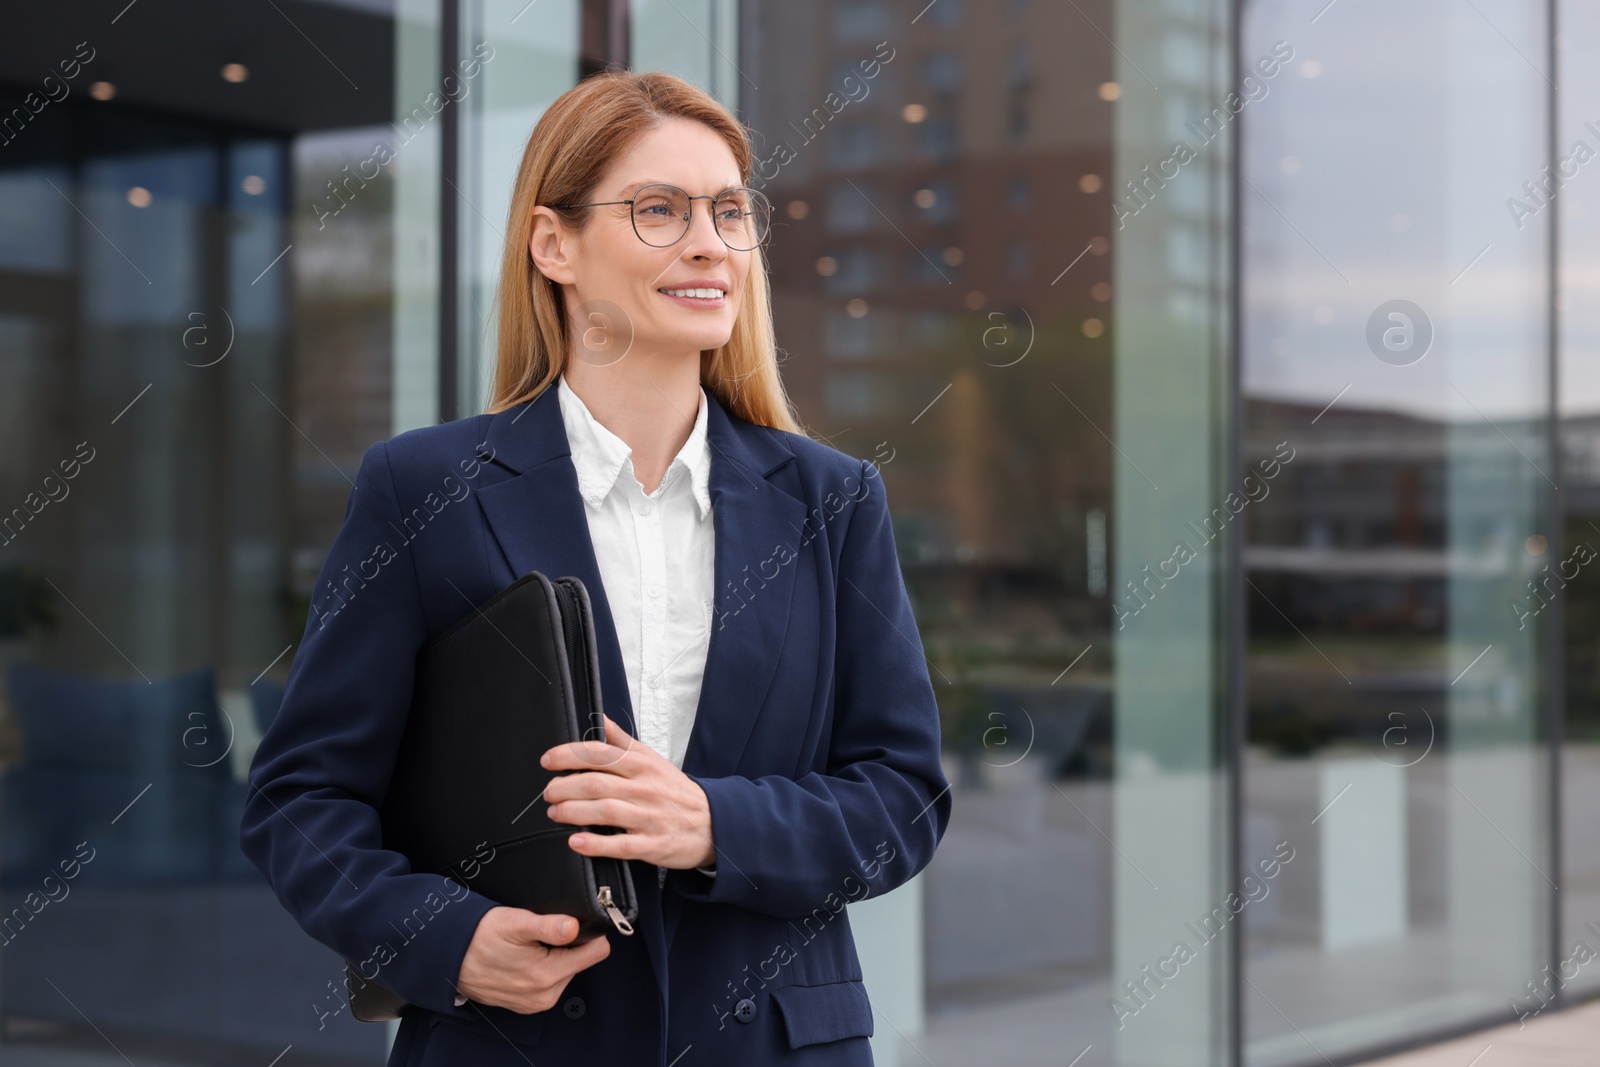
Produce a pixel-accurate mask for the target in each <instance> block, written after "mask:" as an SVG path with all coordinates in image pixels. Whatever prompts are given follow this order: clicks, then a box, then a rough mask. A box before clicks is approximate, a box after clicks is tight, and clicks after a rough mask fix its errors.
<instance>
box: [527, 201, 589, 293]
mask: <svg viewBox="0 0 1600 1067" xmlns="http://www.w3.org/2000/svg"><path fill="white" fill-rule="evenodd" d="M572 240H573V236H572V234H570V233H569V232H568V231H567V229H566V227H565V226H564V225H562V220H561V218H560V217H559V216H558V215H556V213H555V212H554V211H552V210H551V209H550V208H547V207H544V206H542V205H541V206H539V207H535V208H534V209H533V233H532V234H531V235H530V236H529V238H528V254H529V255H531V256H532V257H533V265H534V266H535V267H538V268H539V273H540V274H543V275H544V276H545V277H546V278H549V279H550V280H551V281H553V282H555V283H556V284H557V285H572V284H574V283H575V282H576V281H577V280H578V279H577V273H576V272H575V271H574V270H573V264H572V256H571V252H572V248H571V243H572Z"/></svg>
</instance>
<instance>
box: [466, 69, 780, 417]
mask: <svg viewBox="0 0 1600 1067" xmlns="http://www.w3.org/2000/svg"><path fill="white" fill-rule="evenodd" d="M669 118H683V119H689V120H691V121H694V122H699V123H702V124H704V125H706V126H708V127H710V128H711V130H712V131H713V132H715V133H717V134H719V135H721V137H722V139H723V140H724V141H726V142H727V144H728V148H729V149H731V150H732V152H733V158H734V160H735V162H737V163H738V166H739V174H740V175H741V180H742V181H749V176H750V169H751V163H752V160H753V153H752V152H751V149H750V141H749V135H748V134H747V133H746V131H745V128H744V127H743V126H742V125H741V124H740V123H739V121H738V120H737V119H735V118H734V117H733V116H732V115H731V114H729V113H728V111H727V109H726V108H724V107H723V106H722V105H721V104H719V103H718V102H717V101H716V99H715V98H713V97H712V96H710V95H708V94H707V93H705V92H702V91H701V90H700V89H697V88H695V87H694V86H693V85H691V84H689V83H688V82H686V81H684V80H683V79H682V78H679V77H676V76H674V75H671V74H659V73H652V74H640V73H635V72H632V71H626V70H612V71H605V72H603V73H600V74H595V75H593V76H591V77H589V78H586V79H585V80H583V81H581V82H579V83H578V84H577V85H575V86H574V87H572V88H571V89H568V90H567V91H566V92H564V93H562V94H561V96H559V97H557V98H556V101H555V103H553V104H551V105H550V107H549V109H548V110H546V111H545V113H544V115H543V116H542V117H541V118H540V119H539V122H538V124H537V125H535V126H534V128H533V133H532V134H531V135H530V136H529V138H528V145H527V148H526V149H524V150H523V153H522V164H521V166H520V167H518V169H517V180H516V184H515V186H514V187H513V189H512V193H511V214H510V218H509V220H508V222H507V226H506V247H505V255H504V256H503V257H502V260H501V264H500V285H499V291H498V293H497V295H496V303H497V304H498V305H499V327H500V328H499V347H498V352H497V353H496V359H495V368H494V381H493V383H492V387H491V390H490V399H489V406H488V408H487V411H488V412H489V413H490V414H494V413H496V412H500V411H504V410H505V409H506V408H509V407H512V406H514V405H516V404H520V403H522V402H523V401H525V400H529V399H531V398H533V397H536V396H538V395H539V394H540V393H542V392H543V391H544V389H545V387H546V386H548V385H550V384H551V383H553V382H554V381H555V380H556V379H557V378H558V377H559V376H560V374H561V372H562V370H564V369H565V367H566V361H567V356H568V349H567V345H568V336H567V334H568V329H567V316H566V308H565V306H564V298H563V296H562V293H561V290H560V288H559V287H558V286H556V285H551V284H545V283H544V276H543V275H542V274H540V273H539V270H538V268H537V267H536V266H535V265H534V262H533V256H532V254H531V253H530V252H529V251H528V239H529V238H530V237H531V236H532V226H533V209H534V207H535V205H544V206H547V207H548V206H553V205H556V204H574V203H583V202H586V201H588V200H590V199H592V196H591V195H590V194H591V193H592V192H593V191H594V189H595V187H596V186H597V185H598V183H599V181H600V178H601V176H602V175H603V174H604V173H605V170H606V168H607V167H609V166H610V165H611V164H612V162H613V161H615V160H616V159H617V158H618V157H619V156H620V155H621V154H622V153H623V152H624V151H626V150H627V148H628V147H629V145H631V144H632V143H633V141H634V139H635V138H637V137H638V136H639V135H640V134H643V133H645V132H646V131H648V130H651V129H654V128H655V127H657V126H659V125H660V124H661V123H662V122H664V121H665V120H667V119H669ZM586 217H587V211H584V212H583V213H582V215H580V216H579V218H580V219H584V218H586ZM578 225H582V222H581V221H580V222H579V223H578ZM751 255H752V261H751V264H750V280H749V284H747V285H746V286H745V287H744V298H743V302H742V303H741V305H740V307H739V314H738V317H737V318H736V319H735V321H734V327H733V334H732V335H731V336H730V337H729V338H728V342H727V343H726V344H724V345H723V346H722V347H720V348H716V349H710V350H707V351H704V352H702V353H700V382H701V384H702V385H703V386H704V387H705V389H706V391H707V392H708V393H711V394H712V395H713V396H715V397H716V398H717V400H718V401H719V402H720V403H721V404H722V406H723V407H724V408H725V409H727V411H728V412H729V413H730V414H734V415H737V416H739V417H740V418H742V419H745V420H747V421H749V422H753V423H757V424H759V425H762V426H772V427H775V428H777V429H780V430H787V431H789V432H791V433H800V434H803V433H805V431H804V430H803V429H802V428H801V425H800V421H799V419H798V418H797V416H796V412H795V409H794V406H793V403H792V402H791V401H790V399H789V396H788V393H787V392H785V390H784V388H783V379H782V377H781V375H780V374H779V373H778V356H777V342H776V340H775V337H774V334H773V328H772V294H771V283H770V281H769V279H768V277H767V261H766V257H765V255H764V253H763V251H762V250H761V249H760V248H757V249H756V250H755V251H754V252H753V253H752V254H751Z"/></svg>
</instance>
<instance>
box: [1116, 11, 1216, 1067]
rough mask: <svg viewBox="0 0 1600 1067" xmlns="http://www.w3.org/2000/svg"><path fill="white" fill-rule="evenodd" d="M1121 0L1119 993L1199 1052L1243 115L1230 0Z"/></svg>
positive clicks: (1144, 1050)
mask: <svg viewBox="0 0 1600 1067" xmlns="http://www.w3.org/2000/svg"><path fill="white" fill-rule="evenodd" d="M1116 13H1117V18H1116V28H1115V33H1114V37H1115V40H1116V44H1117V49H1116V54H1117V57H1118V58H1117V63H1116V67H1115V70H1116V72H1117V74H1116V85H1117V96H1116V105H1115V106H1116V109H1117V110H1116V120H1115V125H1114V131H1115V132H1114V138H1115V139H1114V145H1113V152H1114V167H1113V175H1114V177H1113V187H1112V191H1113V197H1114V205H1115V211H1116V213H1117V220H1116V224H1114V225H1113V228H1112V248H1113V254H1114V256H1115V257H1116V258H1115V274H1114V277H1115V282H1114V284H1113V286H1112V292H1113V294H1114V300H1115V303H1114V314H1113V316H1112V326H1111V329H1112V337H1113V341H1114V351H1115V368H1114V392H1115V398H1114V408H1113V410H1114V413H1115V419H1116V423H1115V427H1114V429H1112V431H1111V432H1112V436H1113V437H1114V439H1115V442H1116V446H1117V456H1118V460H1117V465H1116V474H1115V480H1114V484H1115V497H1114V499H1115V507H1114V508H1113V512H1112V513H1113V515H1114V516H1115V520H1114V523H1113V542H1112V543H1113V551H1112V561H1111V563H1112V582H1111V589H1110V591H1109V595H1110V596H1111V597H1112V598H1113V605H1114V607H1113V612H1114V618H1113V620H1112V623H1111V631H1112V638H1113V640H1114V642H1115V683H1116V688H1115V700H1116V704H1115V736H1116V780H1115V783H1114V787H1113V798H1114V808H1113V810H1114V818H1115V829H1114V831H1113V837H1114V841H1115V844H1116V849H1115V858H1114V859H1113V861H1112V862H1113V863H1114V864H1115V871H1114V874H1113V880H1112V885H1113V910H1114V918H1113V924H1114V925H1113V933H1112V942H1113V945H1112V952H1113V960H1112V978H1111V1001H1110V1004H1109V1005H1108V1008H1109V1010H1111V1011H1112V1012H1113V1013H1114V1014H1115V1015H1116V1016H1117V1023H1116V1026H1117V1029H1116V1030H1115V1034H1116V1060H1117V1062H1118V1063H1125V1064H1148V1063H1162V1064H1170V1065H1175V1067H1176V1065H1196V1067H1198V1065H1208V1064H1214V1063H1220V1062H1222V1061H1223V1059H1224V1056H1225V1053H1224V1048H1225V1039H1226V1035H1227V1027H1226V1025H1225V1019H1226V1009H1227V1007H1228V1000H1227V984H1226V978H1227V973H1228V958H1229V955H1228V944H1229V937H1230V936H1231V933H1232V931H1231V930H1230V929H1229V928H1228V926H1229V921H1228V920H1229V919H1231V918H1232V913H1230V912H1229V911H1228V910H1227V909H1226V904H1225V898H1226V892H1227V890H1226V886H1225V881H1226V878H1225V867H1226V864H1225V862H1224V857H1225V856H1226V855H1227V854H1228V853H1227V847H1228V842H1229V832H1228V828H1227V826H1226V805H1225V803H1224V800H1225V795H1226V794H1225V791H1224V785H1225V783H1226V779H1225V777H1224V773H1223V770H1222V768H1221V765H1220V761H1219V745H1218V740H1219V738H1220V737H1221V735H1222V719H1221V716H1222V714H1223V709H1224V708H1225V706H1226V705H1225V702H1224V700H1223V696H1224V690H1225V685H1224V684H1223V682H1224V677H1225V676H1224V674H1223V672H1222V670H1221V666H1222V664H1223V663H1224V662H1225V661H1224V660H1223V659H1222V656H1223V654H1224V652H1225V651H1226V650H1225V648H1224V644H1225V637H1226V632H1227V631H1226V629H1225V627H1224V626H1223V620H1224V618H1225V616H1224V615H1223V613H1222V611H1221V605H1222V602H1223V600H1222V591H1223V579H1224V576H1225V575H1226V574H1227V572H1228V568H1227V560H1228V556H1227V554H1226V552H1227V545H1228V544H1229V543H1230V541H1229V539H1230V538H1232V537H1234V536H1237V534H1238V531H1236V530H1233V529H1231V528H1230V527H1229V523H1228V522H1227V521H1224V520H1220V519H1211V517H1212V516H1213V515H1216V514H1221V515H1223V516H1228V515H1230V514H1231V513H1230V512H1229V511H1228V510H1226V495H1227V492H1228V488H1229V487H1228V485H1227V480H1226V479H1225V478H1224V477H1223V474H1224V469H1223V468H1224V464H1225V462H1226V455H1227V451H1226V449H1225V448H1224V442H1225V438H1224V431H1225V429H1226V425H1225V412H1226V402H1227V394H1228V389H1227V382H1228V378H1227V374H1226V370H1227V366H1228V362H1227V358H1226V351H1227V349H1226V345H1227V338H1228V332H1229V326H1230V324H1229V317H1230V313H1229V307H1230V303H1229V295H1228V294H1229V293H1230V291H1231V290H1230V286H1231V284H1232V278H1231V276H1230V269H1229V256H1228V243H1227V242H1228V233H1229V222H1230V218H1229V216H1230V182H1231V180H1232V174H1231V169H1232V168H1231V145H1232V136H1233V131H1232V129H1231V126H1230V125H1229V124H1228V123H1226V122H1217V121H1213V122H1212V123H1211V124H1210V126H1208V127H1205V128H1204V130H1205V132H1206V133H1207V134H1208V135H1209V136H1208V139H1205V140H1202V139H1201V138H1200V137H1199V136H1197V135H1196V133H1195V132H1194V131H1192V130H1191V129H1189V128H1187V127H1186V125H1185V123H1186V122H1187V121H1193V122H1198V121H1199V120H1200V119H1201V117H1202V116H1209V115H1210V114H1211V112H1212V109H1213V108H1219V107H1222V106H1224V105H1223V101H1224V97H1225V95H1226V91H1227V86H1226V84H1225V83H1226V78H1225V71H1226V69H1227V57H1228V55H1229V54H1230V52H1229V44H1228V42H1229V41H1230V39H1231V37H1230V35H1231V32H1232V26H1231V21H1230V20H1231V13H1230V8H1229V5H1227V4H1225V3H1221V2H1217V0H1185V2H1166V3H1158V2H1155V0H1123V2H1121V3H1119V4H1117V6H1116ZM1229 117H1230V118H1231V115H1230V116H1229ZM1213 127H1214V128H1215V132H1212V129H1213ZM1218 509H1222V510H1220V511H1219V510H1218ZM1208 519H1211V521H1210V522H1209V523H1208V522H1207V520H1208ZM1219 907H1220V908H1222V909H1223V910H1222V911H1221V912H1217V911H1216V910H1215V909H1217V908H1219ZM1219 915H1220V916H1222V918H1215V917H1214V916H1219Z"/></svg>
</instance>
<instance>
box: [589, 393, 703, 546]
mask: <svg viewBox="0 0 1600 1067" xmlns="http://www.w3.org/2000/svg"><path fill="white" fill-rule="evenodd" d="M557 390H558V392H557V395H558V397H559V400H560V405H561V420H562V422H563V423H564V424H565V426H566V430H567V443H568V445H569V447H570V448H571V450H572V465H573V466H574V467H575V468H577V471H578V492H579V493H581V494H582V495H583V499H584V501H585V502H586V503H587V504H588V505H589V506H590V507H592V508H597V507H599V506H600V502H601V501H602V500H604V499H605V498H606V494H608V493H610V492H611V490H612V487H613V486H615V485H616V483H617V476H618V475H620V474H621V473H622V469H623V467H624V466H627V465H628V460H629V459H630V458H631V457H632V455H633V449H632V448H631V447H630V446H629V445H628V443H627V442H626V441H624V440H622V438H620V437H618V436H617V435H616V434H614V433H612V432H611V431H610V430H608V429H606V428H605V427H604V426H602V425H601V424H600V421H599V420H598V419H596V418H595V417H594V414H593V413H592V412H591V411H590V410H589V407H588V405H587V404H585V403H584V402H583V401H582V400H581V399H580V398H579V397H578V394H577V393H575V392H573V391H572V388H571V387H570V386H569V385H567V378H566V375H564V374H563V375H561V376H560V378H558V379H557ZM707 408H708V403H707V400H706V390H705V386H701V387H700V407H699V409H698V410H697V411H696V413H695V418H694V429H692V430H691V431H689V439H688V440H687V441H685V442H684V443H683V447H682V448H680V449H679V450H678V454H677V455H676V456H675V457H673V460H672V462H671V463H670V464H668V466H667V473H666V474H665V475H664V476H663V478H662V481H663V483H665V481H666V480H667V479H669V478H672V477H674V476H675V474H674V472H675V471H676V470H677V469H678V468H679V467H683V468H685V469H687V470H688V472H689V476H690V483H691V485H692V487H693V490H694V499H695V504H696V505H698V507H699V510H700V518H702V519H704V518H705V517H706V515H707V514H708V513H709V512H710V511H711V488H710V486H711V443H710V440H709V438H708V437H707V435H706V412H707Z"/></svg>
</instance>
